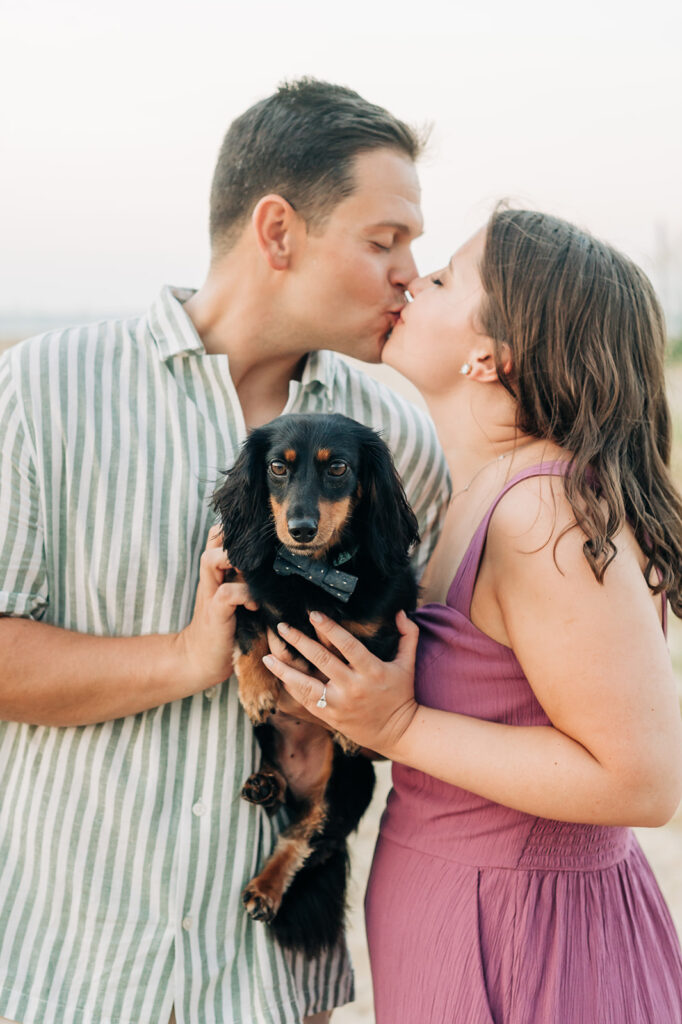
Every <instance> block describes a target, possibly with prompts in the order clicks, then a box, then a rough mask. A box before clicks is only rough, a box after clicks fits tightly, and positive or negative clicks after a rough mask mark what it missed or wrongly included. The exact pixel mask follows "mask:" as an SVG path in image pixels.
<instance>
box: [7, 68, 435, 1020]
mask: <svg viewBox="0 0 682 1024" xmlns="http://www.w3.org/2000/svg"><path fill="white" fill-rule="evenodd" d="M418 150H419V144H418V140H417V139H416V138H415V136H414V135H413V134H412V132H411V131H410V130H409V129H408V128H407V127H406V126H405V125H404V124H402V123H401V122H400V121H398V120H396V119H395V118H393V117H392V116H391V115H390V114H388V113H387V112H386V111H384V110H382V109H380V108H378V107H375V106H373V105H371V104H369V103H367V102H366V101H364V100H363V99H361V98H360V97H359V96H358V95H357V94H356V93H353V92H351V91H350V90H347V89H344V88H340V87H337V86H332V85H328V84H326V83H322V82H315V81H310V80H303V81H300V82H298V83H293V84H291V85H288V86H284V87H283V88H281V89H280V90H279V91H278V92H277V93H276V94H275V95H274V96H272V97H270V98H269V99H267V100H264V101H262V102H260V103H257V104H256V105H255V106H254V107H252V108H251V109H250V110H248V111H247V112H246V113H245V114H243V115H242V116H241V117H240V118H238V119H237V120H236V121H235V122H234V124H233V125H232V126H231V128H230V130H229V131H228V133H227V136H226V138H225V142H224V144H223V147H222V150H221V153H220V157H219V160H218V164H217V168H216V172H215V178H214V182H213V188H212V194H211V246H212V258H211V264H210V269H209V273H208V276H207V279H206V281H205V283H204V284H203V285H202V287H201V288H200V289H199V290H198V291H197V292H195V293H191V292H189V291H177V290H173V289H170V288H165V289H164V290H163V291H162V293H161V295H160V297H159V298H158V299H157V300H156V302H155V303H154V304H153V305H152V307H151V309H150V310H149V312H148V313H147V315H146V316H144V317H142V318H140V319H139V320H133V321H128V322H119V323H104V324H98V325H94V326H91V327H84V328H80V329H72V330H67V331H62V332H55V333H53V334H50V335H46V336H43V337H40V338H37V339H32V340H30V341H28V342H25V343H23V344H22V345H20V346H17V347H16V348H15V349H12V350H10V351H9V352H8V353H7V354H6V356H5V357H4V358H3V360H2V361H1V362H0V436H2V437H3V438H4V440H3V450H2V456H1V460H0V514H1V515H2V520H3V534H2V537H1V538H0V613H2V615H3V616H4V617H3V618H1V619H0V648H1V649H2V651H3V659H2V660H3V665H2V669H0V718H2V719H3V720H4V721H3V724H2V726H0V745H1V746H2V760H1V762H0V764H1V767H0V772H2V775H3V778H2V792H3V799H2V802H1V805H0V1014H4V1015H5V1016H6V1017H8V1018H10V1019H12V1020H16V1021H19V1022H21V1024H37V1022H45V1024H57V1022H59V1024H93V1022H99V1021H102V1022H104V1021H106V1022H108V1024H109V1022H110V1024H168V1020H169V1018H170V1016H171V1013H172V1010H173V1007H174V1012H175V1016H176V1018H177V1021H178V1024H190V1022H193V1024H211V1022H235V1024H236V1022H239V1024H252V1022H253V1024H255V1022H259V1024H260V1022H263V1024H290V1022H299V1021H300V1020H301V1019H306V1020H310V1021H315V1022H321V1021H325V1020H327V1019H328V1014H327V1011H329V1010H330V1009H331V1008H332V1007H334V1006H336V1005H341V1004H342V1003H344V1002H346V1001H348V1000H349V999H350V998H352V976H351V971H350V967H349V964H348V959H347V954H346V951H345V949H337V950H334V951H332V952H331V953H330V954H329V955H327V956H325V957H323V958H322V959H321V960H320V961H319V962H314V963H310V962H306V961H305V960H304V958H303V957H302V956H292V955H289V954H285V953H283V952H282V951H281V950H280V949H279V948H278V947H277V946H276V945H275V944H274V943H273V942H272V940H271V937H270V934H269V932H268V930H267V928H266V927H264V926H263V925H259V924H254V923H253V922H252V921H251V920H250V919H249V918H248V917H247V915H246V914H245V913H244V911H243V908H242V906H241V901H240V894H241V890H242V887H243V885H244V883H245V882H246V881H247V880H248V879H249V878H251V877H252V875H253V874H254V873H255V871H256V869H257V865H258V863H259V862H260V861H262V859H263V857H264V856H266V855H267V853H268V851H269V850H270V849H271V848H272V844H273V834H274V830H276V829H277V827H278V823H277V822H270V821H269V820H268V819H267V816H265V815H264V814H263V812H262V810H260V809H258V808H255V807H253V806H250V805H248V804H246V803H245V802H244V801H243V800H240V799H239V791H240V788H241V784H242V782H243V780H244V779H245V778H246V777H247V776H248V775H249V774H250V772H251V771H252V770H253V768H254V767H255V763H256V759H257V751H256V748H255V746H254V741H253V732H252V729H251V726H250V724H249V723H248V721H247V719H246V717H245V715H244V714H243V713H242V711H241V709H240V707H239V704H238V701H237V695H236V686H235V685H234V682H233V681H232V682H229V681H227V680H228V679H229V676H230V672H231V658H232V632H233V618H234V609H235V606H236V605H238V604H241V603H245V602H247V601H248V594H247V593H246V592H245V590H244V588H243V587H242V586H240V585H239V584H232V583H230V584H225V583H223V573H224V569H225V566H226V561H225V556H224V554H223V552H222V550H221V544H220V537H219V536H217V535H216V534H215V532H213V533H212V534H211V536H210V537H209V539H208V543H207V540H206V538H207V535H208V533H209V527H210V520H209V503H208V498H209V497H210V494H211V492H212V491H213V489H214V487H215V485H216V483H217V481H218V479H219V477H220V471H221V470H223V469H225V468H227V467H229V466H230V465H231V464H232V462H233V461H234V459H235V455H236V452H237V449H238V446H239V444H240V442H241V441H242V440H243V439H244V437H245V436H246V433H247V431H248V429H249V428H252V427H255V426H258V425H259V424H262V423H264V422H266V421H268V420H270V419H272V418H273V417H275V416H277V415H279V414H280V413H282V412H285V411H286V412H291V411H296V412H303V411H307V412H318V411H319V412H326V411H337V412H343V413H345V414H347V415H350V416H353V417H355V418H357V419H359V420H362V421H363V422H365V423H368V424H371V425H372V426H374V427H375V428H377V429H381V430H382V431H383V433H384V436H385V438H386V440H387V441H388V442H389V444H390V445H391V446H392V448H393V451H394V454H395V458H396V462H397V465H398V469H399V470H400V472H401V473H402V475H403V478H404V482H405V485H406V489H407V493H408V496H409V498H410V499H411V501H412V503H413V505H414V507H415V511H416V512H417V515H418V517H419V520H420V525H421V530H422V535H423V537H424V542H423V544H422V546H421V548H420V552H419V563H420V565H421V566H423V564H424V562H425V560H426V558H427V557H428V554H429V552H430V550H431V548H432V546H433V543H434V539H435V526H436V524H437V522H438V520H439V517H440V514H441V512H442V510H443V507H444V501H445V496H446V487H447V484H446V473H445V469H444V463H443V460H442V455H441V453H440V450H439V449H438V447H437V444H436V442H435V438H434V434H433V431H432V428H431V425H430V423H429V421H427V419H426V418H425V417H424V416H423V415H422V414H421V413H419V412H417V411H416V410H415V409H414V408H412V407H411V406H409V405H408V404H407V403H405V402H404V401H402V400H400V399H399V398H397V397H396V396H395V395H393V394H392V393H391V392H389V391H388V390H387V389H385V388H384V387H382V386H380V385H379V384H377V383H376V382H375V381H372V380H370V379H369V378H367V377H365V376H364V375H363V374H360V373H358V372H357V371H356V370H353V369H351V368H350V367H349V365H348V364H347V363H345V362H344V361H342V360H340V359H338V358H337V357H336V356H335V355H333V354H332V352H331V351H329V350H335V351H337V352H342V353H348V354H350V355H354V356H357V357H359V358H361V359H366V360H370V361H377V360H378V359H379V358H380V355H381V349H382V345H383V342H384V341H385V339H386V337H387V335H388V333H389V332H390V330H391V327H392V326H393V324H394V322H395V320H396V319H397V317H398V315H399V313H400V309H401V308H402V306H403V304H404V302H405V294H404V292H405V288H406V286H407V283H408V281H409V280H411V279H412V277H413V276H414V275H415V273H416V268H415V266H414V262H413V259H412V255H411V252H410V243H411V242H412V240H413V239H414V237H415V236H416V235H418V234H419V233H420V231H421V227H422V223H421V214H420V208H419V186H418V181H417V177H416V173H415V168H414V161H415V159H416V157H417V155H418ZM204 547H205V551H204V553H203V555H202V554H201V552H202V549H204ZM200 555H201V558H200ZM197 576H198V580H197Z"/></svg>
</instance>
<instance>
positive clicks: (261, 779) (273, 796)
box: [242, 772, 286, 811]
mask: <svg viewBox="0 0 682 1024" xmlns="http://www.w3.org/2000/svg"><path fill="white" fill-rule="evenodd" d="M285 791H286V782H285V781H284V779H283V778H282V776H281V775H277V774H276V773H275V772H254V773H253V775H250V776H249V777H248V779H247V780H246V782H245V783H244V785H243V786H242V798H243V799H244V800H248V802H249V803H250V804H259V805H260V806H261V807H264V808H265V810H266V811H272V810H275V809H276V808H278V807H280V806H281V805H282V803H283V801H284V793H285Z"/></svg>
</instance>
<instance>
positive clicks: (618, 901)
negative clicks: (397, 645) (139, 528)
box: [366, 464, 682, 1024]
mask: <svg viewBox="0 0 682 1024" xmlns="http://www.w3.org/2000/svg"><path fill="white" fill-rule="evenodd" d="M558 472H560V470H558V469H557V467H556V466H555V465H553V464H543V465H541V466H538V467H534V468H531V469H527V470H524V471H523V472H521V473H519V474H518V476H516V477H514V478H513V479H512V480H511V481H510V482H509V483H508V484H507V486H506V487H505V488H504V490H503V491H502V492H501V493H500V494H499V495H498V497H497V498H496V500H495V502H494V503H493V505H492V507H491V508H490V509H489V511H488V513H487V514H486V516H485V519H484V520H483V522H482V523H481V525H480V526H479V528H478V529H477V531H476V533H475V534H474V536H473V538H472V541H471V544H470V546H469V548H468V550H467V552H466V554H465V556H464V559H463V560H462V564H461V566H460V568H459V570H458V572H457V575H456V576H455V578H454V580H453V582H452V584H451V586H450V590H449V592H448V596H447V601H446V604H445V605H438V604H429V605H425V606H424V607H423V608H421V609H420V610H419V612H418V613H417V615H416V621H417V623H418V625H419V627H420V630H421V634H420V641H419V649H418V653H417V670H416V682H415V688H416V694H417V699H418V701H419V702H420V703H421V704H424V705H427V706H429V707H433V708H440V709H442V710H446V711H455V712H460V713H463V714H466V715H472V716H475V717H477V718H481V719H486V720H489V721H495V722H504V723H507V724H509V725H520V726H532V725H548V724H550V723H549V719H548V718H547V716H546V714H545V713H544V711H543V710H542V708H541V706H540V704H539V703H538V701H537V700H536V698H535V695H534V694H533V691H532V689H531V687H530V685H529V683H528V680H527V679H526V677H525V676H524V674H523V672H522V671H521V667H520V665H519V663H518V661H517V660H516V658H515V657H514V655H513V653H512V652H511V650H510V649H509V648H507V647H504V646H503V645H501V644H498V643H497V642H496V641H494V640H492V639H491V638H490V637H488V636H486V635H485V634H484V633H482V632H481V631H480V630H478V629H477V628H476V627H475V626H474V625H473V623H472V622H471V619H470V618H469V609H470V604H471V597H472V594H473V589H474V583H475V580H476V575H477V572H478V566H479V563H480V559H481V555H482V552H483V548H484V545H485V538H486V533H487V529H488V523H489V521H490V517H491V515H492V513H493V511H494V509H495V506H496V505H497V502H498V501H499V500H500V498H501V497H502V495H503V494H506V492H507V491H508V490H509V488H510V487H512V486H513V485H514V484H515V483H517V482H518V481H519V480H523V479H525V478H527V477H529V476H539V475H548V474H557V473H558ZM366 911H367V935H368V941H369V950H370V958H371V965H372V975H373V979H374V999H375V1009H376V1021H377V1024H446V1022H447V1024H682V957H681V955H680V945H679V941H678V938H677V935H676V933H675V929H674V926H673V923H672V920H671V918H670V914H669V912H668V909H667V907H666V905H665V903H664V901H663V897H662V896H661V893H660V891H659V888H658V886H657V884H656V881H655V880H654V877H653V875H652V872H651V869H650V867H649V865H648V863H647V861H646V860H645V858H644V855H643V853H642V851H641V849H640V847H639V845H638V843H637V841H636V839H635V837H634V835H633V833H632V831H631V830H630V829H629V828H620V827H612V826H600V825H576V824H566V823H564V822H559V821H549V820H547V819H544V818H536V817H533V816H532V815H530V814H524V813H522V812H520V811H514V810H511V809H509V808H507V807H503V806H501V805H500V804H495V803H492V802H491V801H489V800H485V799H483V798H482V797H479V796H475V795H474V794H473V793H470V792H468V791H466V790H463V789H459V788H457V787H456V786H450V785H448V784H447V783H445V782H439V781H438V780H436V779H433V778H431V777H430V776H428V775H424V774H423V773H422V772H419V771H415V770H414V769H411V768H406V767H404V766H402V765H398V764H396V765H394V767H393V789H392V791H391V793H390V796H389V799H388V805H387V808H386V811H385V813H384V816H383V819H382V823H381V834H380V837H379V841H378V844H377V848H376V852H375V856H374V863H373V865H372V872H371V875H370V881H369V887H368V891H367V904H366Z"/></svg>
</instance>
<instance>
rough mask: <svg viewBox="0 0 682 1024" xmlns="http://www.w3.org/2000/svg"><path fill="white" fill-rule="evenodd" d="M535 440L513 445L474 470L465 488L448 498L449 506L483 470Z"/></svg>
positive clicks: (531, 439)
mask: <svg viewBox="0 0 682 1024" xmlns="http://www.w3.org/2000/svg"><path fill="white" fill-rule="evenodd" d="M535 440H536V438H534V437H531V438H530V439H529V440H528V441H525V442H524V443H523V444H518V445H514V447H513V448H510V449H509V451H508V452H504V453H503V454H502V455H496V456H495V458H494V459H491V460H490V462H485V463H484V464H483V465H482V466H481V468H480V469H477V470H476V472H475V473H474V475H473V476H472V478H471V480H470V481H469V483H468V484H467V485H466V487H462V489H461V490H460V491H455V493H454V494H453V495H452V497H451V498H450V504H452V502H453V501H454V500H455V498H459V496H460V494H465V493H466V492H467V491H468V490H469V488H470V487H471V485H472V484H473V482H474V480H476V479H477V477H479V476H480V475H481V473H482V472H483V470H484V469H487V468H488V466H493V465H495V463H496V462H502V460H503V459H506V458H507V456H508V455H514V454H516V452H520V451H521V449H522V448H527V447H528V445H529V444H532V443H533V441H535Z"/></svg>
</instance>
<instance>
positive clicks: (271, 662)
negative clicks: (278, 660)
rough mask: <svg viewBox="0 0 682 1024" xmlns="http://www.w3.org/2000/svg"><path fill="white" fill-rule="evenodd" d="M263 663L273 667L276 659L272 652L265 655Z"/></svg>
mask: <svg viewBox="0 0 682 1024" xmlns="http://www.w3.org/2000/svg"><path fill="white" fill-rule="evenodd" d="M263 664H264V665H265V667H266V668H272V667H273V666H274V664H275V659H274V658H273V656H272V655H271V654H266V655H264V656H263Z"/></svg>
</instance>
